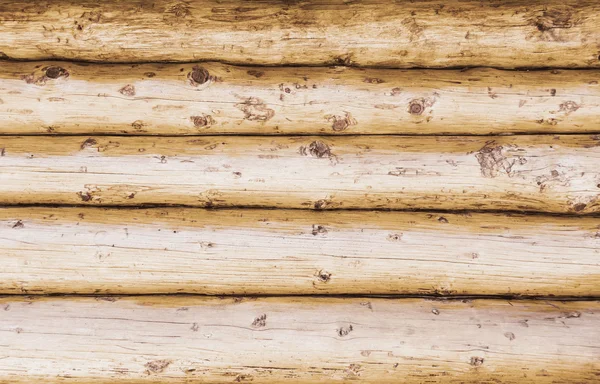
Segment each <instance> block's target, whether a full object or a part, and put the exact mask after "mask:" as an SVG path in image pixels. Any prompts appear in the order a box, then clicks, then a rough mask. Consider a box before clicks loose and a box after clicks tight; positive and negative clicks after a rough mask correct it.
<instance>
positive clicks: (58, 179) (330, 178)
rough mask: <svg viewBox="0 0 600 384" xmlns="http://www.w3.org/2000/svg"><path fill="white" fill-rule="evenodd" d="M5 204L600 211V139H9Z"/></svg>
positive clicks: (2, 140)
mask: <svg viewBox="0 0 600 384" xmlns="http://www.w3.org/2000/svg"><path fill="white" fill-rule="evenodd" d="M0 155H1V156H0V166H1V167H0V203H2V204H19V203H28V204H30V203H37V204H43V203H46V204H48V203H49V204H92V205H130V206H131V205H140V204H166V205H174V204H181V205H190V206H205V207H227V206H250V207H275V208H311V209H333V208H367V209H371V208H384V209H403V208H419V209H449V210H461V209H482V210H524V211H540V212H563V213H564V212H568V213H575V214H581V213H592V212H598V211H600V199H599V196H600V169H599V168H598V159H599V158H600V136H579V135H569V136H512V137H509V136H505V137H486V136H481V137H455V136H450V137H429V136H428V137H399V136H364V137H352V136H338V137H310V136H302V137H267V138H265V137H227V136H221V137H214V136H209V137H196V138H185V137H178V138H170V137H161V138H156V137H129V138H128V137H110V136H104V137H87V136H86V137H40V136H38V137H13V136H3V137H0Z"/></svg>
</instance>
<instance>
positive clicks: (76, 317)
mask: <svg viewBox="0 0 600 384" xmlns="http://www.w3.org/2000/svg"><path fill="white" fill-rule="evenodd" d="M0 305H1V306H2V308H3V310H2V312H1V313H2V316H0V332H1V333H2V342H1V343H0V356H2V359H0V382H1V383H11V384H14V383H39V382H44V383H50V384H52V383H64V382H71V383H106V382H108V381H110V382H112V383H142V382H143V383H181V382H183V381H185V382H196V381H202V382H210V383H235V382H252V383H255V384H260V383H275V382H293V383H331V382H340V381H346V380H352V379H354V380H359V381H360V382H361V383H398V382H402V383H408V384H411V383H414V384H416V383H423V382H427V383H440V384H442V383H444V384H446V383H451V384H458V383H469V384H475V383H477V384H479V383H497V382H501V383H505V384H517V383H519V384H527V383H535V384H550V383H573V384H575V383H592V382H597V380H598V377H599V376H600V363H599V361H600V359H598V357H599V356H600V355H599V352H598V345H599V344H600V303H599V302H597V301H595V302H566V303H565V302H532V301H512V302H507V301H500V300H475V301H468V300H465V301H450V302H441V301H426V300H416V299H404V300H385V299H318V298H302V299H300V298H298V299H295V298H285V299H282V298H270V299H255V300H252V299H242V298H227V299H217V298H210V299H207V298H197V297H196V298H193V297H185V296H183V297H161V296H150V297H144V296H141V297H137V298H121V299H117V298H114V297H106V298H96V299H94V298H68V297H64V298H45V299H22V298H7V299H2V300H1V301H0ZM42 341H43V342H42Z"/></svg>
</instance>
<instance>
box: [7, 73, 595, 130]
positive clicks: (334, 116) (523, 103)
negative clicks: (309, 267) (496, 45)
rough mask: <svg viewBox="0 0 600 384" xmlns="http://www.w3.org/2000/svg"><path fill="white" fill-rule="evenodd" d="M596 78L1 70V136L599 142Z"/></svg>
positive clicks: (586, 75) (576, 75)
mask: <svg viewBox="0 0 600 384" xmlns="http://www.w3.org/2000/svg"><path fill="white" fill-rule="evenodd" d="M599 81H600V72H599V71H589V70H586V71H578V70H567V71H557V70H552V71H533V72H516V71H499V70H494V69H470V70H465V71H459V70H398V69H397V70H389V69H388V70H381V69H378V70H376V69H366V70H365V69H352V68H347V67H334V68H312V67H304V68H298V67H281V68H271V67H266V68H265V67H235V66H230V65H223V64H218V63H201V64H142V65H111V64H93V65H85V64H73V63H67V62H35V63H30V62H25V63H21V62H5V63H3V64H2V67H1V68H0V89H1V90H2V91H1V92H2V94H0V96H1V97H2V98H1V99H0V100H1V103H2V104H0V126H1V129H0V133H5V134H6V133H10V134H23V133H26V134H39V133H54V134H60V133H69V134H73V133H75V134H91V133H102V134H106V133H109V134H111V133H112V134H115V133H116V134H123V133H125V134H136V135H147V134H161V135H165V134H172V135H174V134H178V135H179V134H185V135H197V134H278V133H282V134H321V133H325V134H394V133H396V134H443V133H451V134H489V133H507V132H527V133H531V132H543V133H548V132H553V133H555V132H563V133H564V132H600V120H599V119H597V116H598V115H600V86H599V85H598V83H599Z"/></svg>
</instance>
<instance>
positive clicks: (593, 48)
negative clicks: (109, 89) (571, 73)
mask: <svg viewBox="0 0 600 384" xmlns="http://www.w3.org/2000/svg"><path fill="white" fill-rule="evenodd" d="M599 24H600V4H598V2H597V1H596V0H551V1H548V0H529V1H524V0H518V1H517V0H508V1H507V0H490V1H479V0H466V1H464V0H462V1H461V0H443V1H442V0H430V1H427V0H425V1H409V0H404V1H395V2H389V1H386V0H363V1H353V2H351V3H349V2H347V1H342V0H334V1H330V0H328V1H318V0H315V1H278V0H263V1H253V2H252V3H251V4H249V3H247V2H244V1H241V0H234V1H231V0H229V1H221V0H187V1H183V0H182V1H177V0H157V1H151V2H149V1H144V0H132V1H126V2H125V1H119V0H107V1H103V2H101V3H98V2H96V1H91V0H83V1H75V0H48V1H43V2H35V3H32V2H30V1H25V0H18V1H15V0H2V2H1V3H0V36H2V37H3V38H2V40H1V41H0V51H1V52H2V57H5V58H6V57H8V58H13V59H27V60H45V59H67V60H85V61H103V62H149V61H188V62H189V61H198V60H202V61H213V60H214V61H226V62H229V63H234V64H241V63H249V64H266V65H278V64H303V65H323V64H345V65H360V66H385V67H402V68H406V67H456V66H493V67H507V68H513V67H600V59H599V53H600V52H599V44H600V35H599V34H598V25H599Z"/></svg>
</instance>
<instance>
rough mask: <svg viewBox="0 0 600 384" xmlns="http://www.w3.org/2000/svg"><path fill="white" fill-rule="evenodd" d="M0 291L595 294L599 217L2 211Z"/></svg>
mask: <svg viewBox="0 0 600 384" xmlns="http://www.w3.org/2000/svg"><path fill="white" fill-rule="evenodd" d="M0 249H2V254H1V256H0V264H1V265H2V266H3V267H2V270H1V271H0V293H4V294H6V293H8V294H54V293H63V294H64V293H78V294H106V293H118V294H144V293H147V294H155V293H180V292H187V293H202V294H269V295H289V294H294V295H297V294H412V295H414V294H439V295H536V296H542V295H559V296H560V295H562V296H600V219H599V218H586V217H584V218H572V217H544V216H522V215H504V214H472V215H471V214H466V215H464V214H461V215H456V214H431V213H416V212H415V213H400V212H352V211H329V212H314V211H297V210H296V211H292V210H247V209H245V210H212V211H207V210H204V209H179V208H168V209H148V210H146V209H144V210H138V209H135V210H134V209H100V208H42V207H33V208H5V209H2V210H0Z"/></svg>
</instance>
